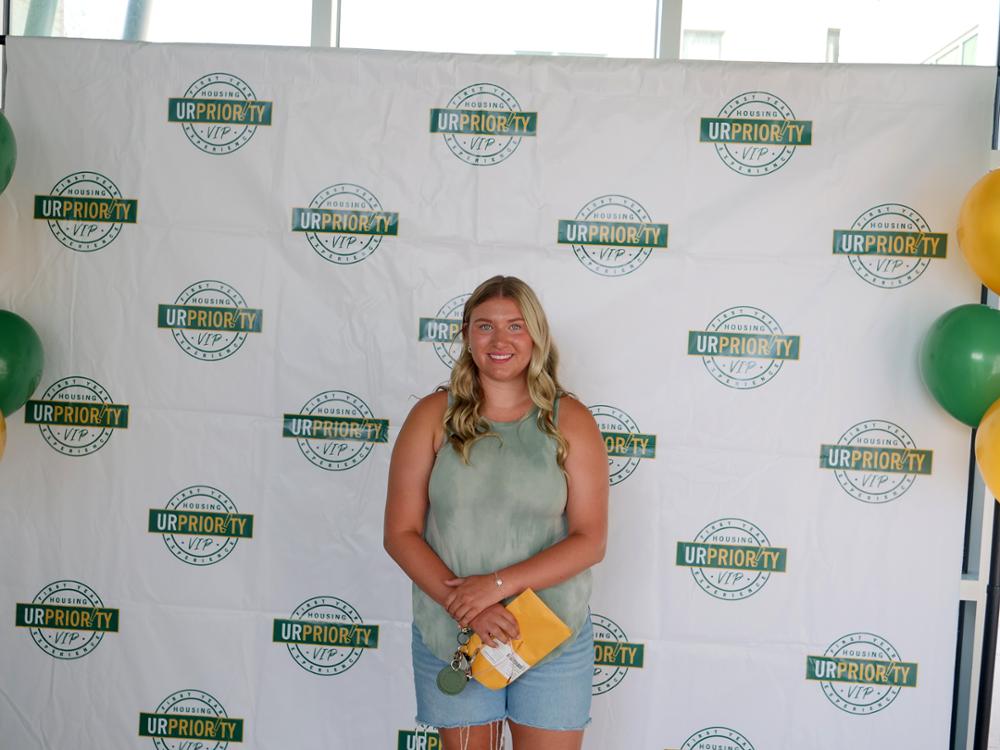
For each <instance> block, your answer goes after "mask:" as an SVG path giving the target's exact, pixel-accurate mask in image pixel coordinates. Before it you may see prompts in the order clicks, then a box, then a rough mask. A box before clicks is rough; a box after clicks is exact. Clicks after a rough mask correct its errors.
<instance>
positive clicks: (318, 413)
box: [282, 390, 389, 471]
mask: <svg viewBox="0 0 1000 750" xmlns="http://www.w3.org/2000/svg"><path fill="white" fill-rule="evenodd" d="M388 432H389V422H388V420H385V419H378V418H377V417H375V415H374V414H373V413H372V410H371V409H370V408H368V404H366V403H365V402H364V401H363V400H361V399H360V398H358V397H357V396H355V395H354V394H353V393H350V392H349V391H340V390H332V391H323V392H322V393H320V394H318V395H316V396H314V397H313V398H311V399H309V400H308V401H307V402H306V403H305V405H304V406H303V407H302V409H300V410H299V412H298V413H297V414H285V416H284V426H283V432H282V435H283V436H284V437H287V438H295V441H296V443H297V444H298V446H299V450H300V451H301V452H302V455H303V456H305V457H306V458H307V459H309V462H310V463H312V464H313V465H314V466H318V467H320V468H321V469H326V470H327V471H346V470H347V469H353V468H354V467H355V466H357V465H358V464H360V463H361V462H362V461H364V460H365V459H366V458H368V455H369V454H370V453H371V452H372V448H373V447H374V446H375V444H376V443H387V442H388V441H389V438H388Z"/></svg>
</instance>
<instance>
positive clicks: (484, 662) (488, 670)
mask: <svg viewBox="0 0 1000 750" xmlns="http://www.w3.org/2000/svg"><path fill="white" fill-rule="evenodd" d="M507 610H508V611H509V612H510V613H511V614H512V615H514V619H516V620H517V626H518V628H520V630H521V637H520V638H517V639H512V640H511V641H510V643H500V642H499V641H497V643H498V644H499V645H498V646H497V647H492V646H484V645H483V642H482V640H481V639H480V637H479V636H478V635H476V634H475V633H473V634H472V637H471V638H469V642H468V643H467V644H466V646H465V649H464V650H465V653H466V654H472V655H474V657H475V658H473V659H472V676H473V677H474V678H475V679H477V680H479V682H481V683H482V684H483V685H485V686H486V687H488V688H489V689H490V690H500V689H501V688H505V687H507V685H509V684H510V683H511V682H513V681H514V680H516V679H517V678H518V677H520V676H521V675H522V674H524V673H525V672H527V671H528V669H529V668H530V667H532V666H534V665H535V664H537V663H538V662H539V661H541V660H542V658H543V657H544V656H545V655H546V654H548V653H549V652H550V651H552V649H554V648H555V647H556V646H558V645H559V644H560V643H562V642H563V641H565V640H566V639H567V638H569V637H570V635H572V631H570V629H569V627H567V625H566V623H564V622H563V621H562V620H560V619H559V617H558V616H557V615H556V613H555V612H553V611H552V610H551V609H549V608H548V607H547V606H545V602H543V601H542V600H541V599H539V598H538V594H536V593H535V592H534V591H532V590H531V589H525V590H524V591H523V592H522V593H520V594H518V595H517V596H516V597H515V598H514V599H513V600H512V601H511V603H510V604H508V605H507Z"/></svg>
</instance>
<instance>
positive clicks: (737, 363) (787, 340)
mask: <svg viewBox="0 0 1000 750" xmlns="http://www.w3.org/2000/svg"><path fill="white" fill-rule="evenodd" d="M800 343H801V342H800V337H799V336H795V335H791V334H786V333H785V332H784V331H783V330H782V328H781V326H780V325H779V324H778V321H777V320H775V319H774V318H773V317H772V316H771V315H769V314H768V313H766V312H764V311H763V310H761V309H760V308H757V307H748V306H745V305H743V306H739V307H730V308H728V309H726V310H723V311H722V312H720V313H719V314H718V315H716V316H715V317H714V318H712V320H711V321H709V323H708V326H706V328H705V330H703V331H688V354H689V355H693V356H696V357H701V359H702V363H703V364H704V365H705V369H706V370H708V372H709V374H710V375H711V376H712V377H713V378H715V379H716V380H717V381H718V382H720V383H722V385H724V386H726V387H728V388H736V389H738V390H748V389H750V388H758V387H759V386H762V385H764V384H765V383H768V382H770V381H771V380H772V379H773V378H774V377H775V376H776V375H777V374H778V373H779V372H780V371H781V366H782V365H783V364H784V363H785V362H786V361H788V360H797V359H798V358H799V345H800Z"/></svg>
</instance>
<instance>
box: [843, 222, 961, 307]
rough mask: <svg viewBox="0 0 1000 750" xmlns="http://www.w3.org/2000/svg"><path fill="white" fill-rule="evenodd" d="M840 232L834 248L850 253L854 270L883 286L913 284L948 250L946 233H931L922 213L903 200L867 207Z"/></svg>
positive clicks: (894, 286)
mask: <svg viewBox="0 0 1000 750" xmlns="http://www.w3.org/2000/svg"><path fill="white" fill-rule="evenodd" d="M838 235H839V236H837V235H835V239H839V242H838V244H837V245H835V246H834V249H835V251H839V252H843V253H845V254H847V255H848V258H849V259H850V263H851V268H852V269H854V273H856V274H857V275H858V276H859V277H860V278H862V279H864V280H865V281H867V282H868V283H869V284H871V285H872V286H875V287H879V288H880V289H896V288H898V287H901V286H906V285H907V284H911V283H913V282H914V281H916V280H917V279H918V278H920V276H921V275H922V274H923V272H924V271H926V270H927V267H928V266H929V265H930V263H931V260H932V259H933V258H943V257H945V255H944V254H945V253H946V251H947V235H945V234H939V233H933V232H931V228H930V225H928V223H927V221H926V220H925V219H924V217H923V216H921V215H920V214H919V213H918V212H917V211H915V210H914V209H912V208H910V207H909V206H904V205H903V204H901V203H883V204H881V205H879V206H875V207H874V208H870V209H868V210H867V211H865V212H864V213H863V214H861V215H860V216H859V217H858V218H857V219H855V220H854V223H853V224H852V225H851V229H850V230H849V232H840V233H838Z"/></svg>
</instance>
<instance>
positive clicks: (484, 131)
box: [431, 83, 538, 167]
mask: <svg viewBox="0 0 1000 750" xmlns="http://www.w3.org/2000/svg"><path fill="white" fill-rule="evenodd" d="M537 123H538V113H537V112H522V111H521V105H520V104H519V103H518V101H517V99H516V98H514V95H513V94H511V93H510V92H509V91H507V89H505V88H503V87H501V86H497V85H496V84H493V83H475V84H473V85H471V86H466V87H465V88H463V89H462V90H461V91H459V92H458V93H456V94H455V95H454V96H453V97H451V99H450V100H449V101H448V105H447V106H446V107H445V108H444V109H432V110H431V133H440V134H442V135H443V136H444V142H445V143H446V144H448V149H449V150H450V151H451V152H452V153H453V154H454V155H455V156H457V157H458V158H459V159H461V160H462V161H464V162H465V163H466V164H471V165H473V166H476V167H487V166H492V165H494V164H499V163H500V162H502V161H505V160H507V159H509V158H510V156H511V155H512V154H513V153H514V152H515V151H517V147H518V146H520V145H521V139H522V138H523V137H525V136H534V135H535V133H536V132H537Z"/></svg>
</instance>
